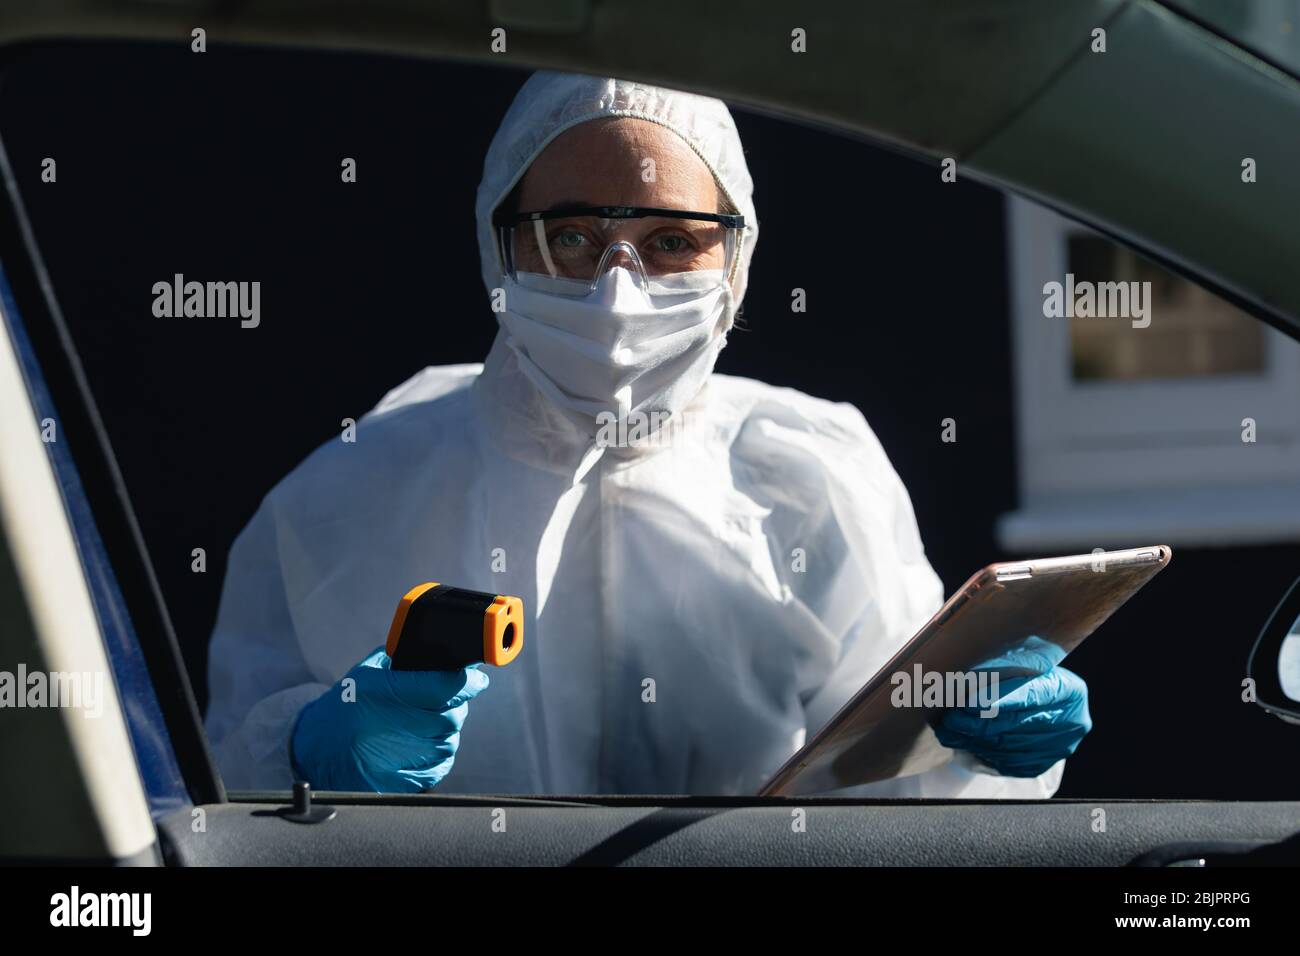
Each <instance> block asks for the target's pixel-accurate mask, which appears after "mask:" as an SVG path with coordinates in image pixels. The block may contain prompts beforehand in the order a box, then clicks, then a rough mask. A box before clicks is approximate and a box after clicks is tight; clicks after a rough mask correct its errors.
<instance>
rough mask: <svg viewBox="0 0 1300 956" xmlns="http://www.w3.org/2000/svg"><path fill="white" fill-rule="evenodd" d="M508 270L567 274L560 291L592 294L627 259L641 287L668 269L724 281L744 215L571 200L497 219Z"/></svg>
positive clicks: (514, 273)
mask: <svg viewBox="0 0 1300 956" xmlns="http://www.w3.org/2000/svg"><path fill="white" fill-rule="evenodd" d="M496 225H497V233H498V241H499V242H500V245H501V259H502V262H503V263H504V265H505V272H506V274H507V275H508V276H510V278H511V279H514V280H515V281H519V277H520V275H521V274H523V275H543V276H549V277H550V278H552V279H564V280H568V281H566V282H563V283H558V284H556V286H555V287H556V288H557V289H559V290H562V291H563V294H570V295H575V296H584V295H588V294H590V293H591V292H592V291H593V290H594V289H595V288H596V284H597V282H598V281H599V280H600V277H601V276H602V275H604V274H605V273H606V272H607V271H608V270H609V269H612V268H614V267H615V266H622V267H623V268H625V269H627V270H628V271H629V272H631V273H632V274H633V275H637V276H639V277H640V280H641V283H642V286H643V288H648V287H649V286H651V285H652V284H654V282H655V280H657V279H662V278H663V277H665V276H675V275H679V274H682V273H698V274H699V275H698V277H699V278H700V279H701V280H706V281H708V282H711V283H713V284H717V285H721V284H724V283H726V282H729V281H731V278H732V275H733V272H734V270H735V268H736V264H737V262H738V260H739V253H740V242H741V234H742V232H743V230H744V228H745V217H744V216H737V215H727V214H723V213H704V212H690V211H687V210H680V209H655V208H650V207H644V206H568V207H564V208H560V209H550V210H547V211H546V212H525V213H516V214H513V215H506V216H499V217H498V218H497V219H496Z"/></svg>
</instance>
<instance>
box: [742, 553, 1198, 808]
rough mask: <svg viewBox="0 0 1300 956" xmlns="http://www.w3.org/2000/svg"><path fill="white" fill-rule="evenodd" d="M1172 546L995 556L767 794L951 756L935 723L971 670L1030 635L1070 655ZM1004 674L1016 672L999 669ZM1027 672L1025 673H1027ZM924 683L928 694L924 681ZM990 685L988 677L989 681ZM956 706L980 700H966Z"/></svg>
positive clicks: (894, 772)
mask: <svg viewBox="0 0 1300 956" xmlns="http://www.w3.org/2000/svg"><path fill="white" fill-rule="evenodd" d="M1172 554H1173V552H1172V551H1171V550H1170V549H1169V548H1168V547H1166V546H1165V545H1153V546H1152V547H1148V548H1132V549H1130V550H1127V551H1097V552H1094V553H1092V554H1081V555H1075V556H1073V557H1067V558H1042V559H1038V560H1034V561H1010V562H1004V563H1001V564H990V565H989V566H988V567H986V568H985V569H984V570H982V571H980V572H979V573H978V574H976V575H974V576H973V577H972V578H971V579H970V580H969V581H967V582H966V584H965V585H963V586H962V588H961V590H959V591H958V592H957V593H956V594H954V595H953V596H952V597H951V598H949V599H948V601H947V603H945V604H944V606H943V607H941V608H940V609H939V611H938V613H936V614H935V615H934V617H932V618H931V619H930V621H929V623H928V624H926V625H925V627H923V628H921V630H920V631H919V632H918V633H917V635H916V636H915V637H913V638H912V639H911V640H910V641H908V642H907V643H906V644H905V645H904V646H903V648H902V649H901V650H900V651H899V652H898V653H897V654H895V655H894V656H893V657H892V658H891V659H890V660H889V661H888V662H887V663H886V664H885V666H884V667H882V668H881V669H880V670H879V671H877V672H876V674H875V675H874V676H873V677H872V678H871V679H870V680H869V681H867V683H866V684H865V685H864V686H863V688H862V689H861V690H860V691H858V692H857V693H856V694H854V695H853V697H852V699H850V700H849V702H848V703H847V704H845V705H844V706H843V707H842V708H840V710H839V711H838V712H837V713H836V714H835V716H834V717H832V718H831V719H830V720H829V721H827V723H826V725H825V726H824V727H822V729H821V730H819V731H817V733H816V734H815V735H814V736H813V738H812V739H811V740H809V741H808V742H807V744H806V745H805V746H804V747H803V748H802V749H801V750H799V752H798V753H796V754H795V755H794V756H793V757H791V758H790V759H789V760H788V761H786V762H785V764H784V765H782V767H781V769H780V770H778V771H777V772H776V773H775V774H774V775H773V776H772V778H771V779H770V780H768V782H767V783H765V784H764V785H763V787H762V788H761V789H760V790H759V796H793V795H796V794H806V793H821V792H824V791H827V790H838V789H840V788H843V787H853V786H858V785H860V784H864V783H873V782H875V781H877V780H886V779H889V778H891V777H904V776H908V775H911V774H914V773H921V772H922V771H925V770H930V769H932V768H934V767H937V766H940V765H941V764H943V763H945V762H947V761H948V760H949V759H951V757H952V751H950V750H948V749H947V748H946V747H944V746H942V745H941V744H940V743H939V741H938V739H937V738H936V737H935V735H934V731H933V730H932V729H931V727H932V725H933V723H934V722H935V721H936V720H937V719H938V718H939V717H940V716H941V715H942V713H943V711H944V710H945V709H946V706H952V704H951V703H948V704H947V705H946V706H945V705H944V704H943V703H940V704H939V705H938V706H935V700H936V697H935V695H927V694H926V693H925V690H927V689H930V690H933V689H934V688H935V687H936V684H937V685H938V686H939V687H941V688H943V690H944V692H946V694H947V696H943V695H942V694H940V695H939V696H943V700H944V701H951V700H953V699H954V698H953V696H952V695H953V694H954V693H955V694H958V695H960V694H961V693H963V690H966V691H969V692H971V696H977V695H976V694H975V693H974V688H973V687H972V684H973V683H974V678H973V677H972V676H971V670H972V668H975V667H977V666H978V665H980V664H981V663H984V662H986V661H989V660H992V659H994V658H996V657H1000V656H1002V655H1003V654H1005V653H1006V652H1007V651H1009V650H1011V649H1012V648H1014V647H1015V646H1016V645H1018V644H1020V643H1021V642H1023V641H1025V640H1026V639H1028V638H1031V637H1036V638H1038V639H1041V640H1043V641H1049V642H1051V643H1053V644H1055V645H1057V646H1058V647H1059V648H1060V649H1061V650H1062V651H1064V652H1065V653H1066V654H1068V653H1069V652H1070V651H1072V650H1074V649H1075V648H1076V647H1078V646H1079V645H1080V644H1081V643H1083V641H1084V639H1085V638H1086V637H1087V636H1088V635H1089V634H1091V633H1092V632H1093V631H1095V630H1096V629H1097V628H1098V627H1099V626H1100V625H1101V624H1102V622H1103V621H1105V620H1106V618H1108V617H1110V616H1111V614H1113V613H1114V612H1115V610H1116V609H1117V608H1119V607H1120V605H1122V604H1123V603H1124V602H1125V601H1127V600H1128V599H1129V598H1131V597H1132V596H1133V595H1134V594H1136V593H1137V592H1138V590H1139V589H1140V588H1141V587H1142V585H1144V584H1146V583H1147V582H1148V581H1150V580H1151V578H1153V577H1154V576H1155V575H1156V574H1157V573H1159V571H1160V570H1161V569H1162V568H1164V566H1165V565H1167V564H1168V563H1169V559H1170V557H1171V556H1172ZM997 673H998V674H999V677H1000V678H1002V679H1006V678H1010V677H1014V676H1017V673H1016V672H1015V671H1012V670H999V671H998V672H997ZM1020 673H1022V674H1023V671H1022V672H1020ZM918 681H919V682H920V683H922V684H924V685H925V687H922V688H921V693H918V689H917V687H916V686H915V685H916V683H917V682H918ZM985 682H986V683H991V682H990V681H987V680H986V681H985ZM957 706H976V701H974V700H967V701H966V703H965V704H958V705H957Z"/></svg>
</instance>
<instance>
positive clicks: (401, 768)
mask: <svg viewBox="0 0 1300 956" xmlns="http://www.w3.org/2000/svg"><path fill="white" fill-rule="evenodd" d="M391 666H392V661H391V660H390V659H389V657H388V655H387V654H385V653H384V649H383V648H382V647H379V648H376V649H375V650H374V651H373V652H371V654H370V655H369V656H368V657H366V659H365V660H363V661H362V662H361V663H360V664H358V665H357V666H356V667H354V668H352V670H350V671H348V672H347V674H346V675H344V677H343V679H342V680H340V681H339V683H337V684H335V685H334V686H333V687H331V688H330V689H329V690H327V691H326V692H325V693H323V694H321V695H320V696H319V697H317V698H316V699H315V700H314V701H312V702H311V703H310V704H308V705H307V706H306V707H304V708H303V709H302V711H301V712H300V713H299V714H298V721H297V724H296V725H295V727H294V730H293V734H292V746H291V747H290V751H289V752H290V758H291V761H292V764H293V771H294V773H295V774H296V775H297V776H298V778H299V779H300V780H306V781H308V782H309V783H310V784H311V785H312V787H313V788H315V789H317V790H353V791H365V792H374V793H418V792H420V791H421V790H427V789H429V788H430V787H433V786H435V785H436V784H437V783H438V782H439V781H440V780H442V778H443V777H445V776H447V773H448V772H449V771H450V770H451V765H452V762H453V761H454V760H455V759H456V748H457V746H458V745H459V744H460V728H461V724H463V723H464V721H465V715H466V714H468V713H469V703H468V702H469V701H470V700H472V699H473V698H474V697H476V696H478V694H479V692H480V691H482V690H483V689H484V688H485V687H487V685H488V676H487V674H485V673H483V671H481V670H479V669H478V665H477V664H474V665H471V666H469V667H466V668H463V669H461V670H458V671H395V670H392V669H391ZM348 678H351V679H352V680H354V681H356V686H355V688H353V690H354V691H355V693H354V694H352V693H349V694H348V696H349V697H354V699H351V700H347V699H345V694H344V691H345V688H344V686H343V681H344V680H347V679H348Z"/></svg>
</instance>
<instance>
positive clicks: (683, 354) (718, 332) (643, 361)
mask: <svg viewBox="0 0 1300 956" xmlns="http://www.w3.org/2000/svg"><path fill="white" fill-rule="evenodd" d="M583 284H584V285H585V283H583ZM562 288H563V289H570V290H571V289H572V288H574V282H573V280H568V279H553V278H551V277H550V276H543V275H535V274H531V273H520V275H519V281H514V280H512V279H510V278H507V279H506V280H505V290H506V311H505V312H502V313H499V315H498V318H499V319H500V322H501V325H502V327H503V328H504V329H505V331H506V344H507V345H508V346H509V347H510V348H511V349H512V350H513V351H514V353H515V356H516V357H517V360H518V363H519V368H520V370H521V371H523V373H524V374H525V375H527V376H528V378H529V379H530V380H531V381H532V383H533V384H534V385H535V386H536V387H537V388H538V389H539V390H540V391H541V392H542V394H543V395H545V396H546V398H547V399H548V400H549V401H551V402H552V403H553V404H554V405H556V407H558V408H560V409H562V410H563V411H565V412H566V413H567V414H568V415H569V417H570V418H572V419H573V420H574V421H576V422H577V423H578V424H579V425H580V426H582V427H584V428H589V429H596V428H597V427H598V426H599V423H600V421H602V420H604V417H605V416H606V415H608V414H610V413H612V414H613V415H614V416H616V417H617V419H619V420H624V419H626V418H627V417H628V416H629V415H630V414H634V413H639V414H641V415H645V416H647V419H642V420H643V421H644V420H648V421H650V422H652V423H653V422H657V421H658V422H663V421H666V420H667V419H668V418H669V417H670V416H676V415H677V414H679V413H680V412H681V411H682V409H684V408H685V407H686V406H687V405H688V404H690V402H691V401H692V400H693V399H694V398H695V396H696V395H698V394H699V392H700V389H701V388H703V387H704V382H705V380H706V379H707V378H708V376H709V373H710V372H711V371H712V370H713V364H714V362H715V361H716V360H717V357H718V352H719V351H720V350H721V349H722V347H723V345H725V344H726V335H727V332H728V331H729V330H730V328H731V322H732V312H733V308H732V302H733V299H732V295H731V287H730V285H729V284H727V283H726V282H723V281H720V276H719V273H718V272H716V271H713V272H693V273H691V272H687V273H681V274H678V275H672V276H663V277H660V278H657V279H653V280H651V281H650V283H649V285H648V292H643V291H642V289H641V287H640V285H638V283H637V280H636V278H635V277H634V276H633V275H632V274H631V273H630V272H628V271H627V270H626V269H624V268H621V267H615V268H613V269H610V270H609V271H608V272H606V273H605V274H604V275H603V276H601V278H600V280H599V281H598V283H597V286H596V288H595V290H594V291H593V292H592V293H591V294H590V295H588V296H583V297H575V296H572V295H568V296H566V295H562V294H560V293H559V292H557V291H555V290H557V289H562ZM656 413H657V416H656ZM598 416H600V419H599V420H598ZM652 427H657V426H652Z"/></svg>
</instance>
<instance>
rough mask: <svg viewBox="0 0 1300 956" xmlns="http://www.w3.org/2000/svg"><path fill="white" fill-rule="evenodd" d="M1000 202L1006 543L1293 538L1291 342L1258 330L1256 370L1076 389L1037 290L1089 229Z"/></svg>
mask: <svg viewBox="0 0 1300 956" xmlns="http://www.w3.org/2000/svg"><path fill="white" fill-rule="evenodd" d="M1006 202H1007V216H1006V222H1007V244H1008V267H1009V272H1010V275H1009V278H1010V282H1011V286H1010V288H1011V300H1010V304H1011V309H1012V326H1013V342H1014V348H1015V362H1014V370H1015V373H1014V374H1015V386H1016V388H1015V395H1016V410H1017V422H1016V437H1017V443H1018V448H1019V480H1020V498H1021V507H1020V508H1019V510H1017V511H1016V512H1013V513H1012V514H1009V515H1004V516H1003V517H1002V519H1001V520H1000V521H999V527H998V533H999V537H1000V540H1001V542H1002V544H1003V546H1004V547H1006V548H1007V549H1008V550H1011V551H1028V550H1034V549H1037V548H1043V547H1058V546H1065V545H1078V544H1082V543H1086V540H1087V539H1091V540H1093V541H1094V542H1095V544H1096V546H1100V547H1110V546H1115V547H1119V546H1127V545H1131V544H1137V545H1146V544H1156V543H1167V544H1174V543H1182V544H1192V545H1230V544H1247V543H1266V542H1281V541H1296V540H1300V342H1296V341H1294V340H1292V339H1290V338H1288V337H1287V336H1286V335H1284V334H1283V333H1281V332H1279V331H1277V330H1276V329H1273V328H1271V327H1266V328H1265V329H1264V355H1265V361H1264V371H1263V372H1262V373H1260V374H1243V375H1216V376H1206V377H1203V378H1189V379H1162V380H1146V381H1132V382H1128V381H1083V382H1078V381H1075V380H1074V378H1073V376H1072V373H1071V355H1070V320H1069V319H1067V318H1048V317H1045V316H1044V314H1043V304H1044V298H1045V296H1044V292H1043V286H1044V284H1045V283H1047V282H1052V281H1055V282H1064V281H1065V275H1066V272H1067V271H1068V265H1067V255H1068V241H1069V238H1070V236H1072V235H1095V233H1093V232H1091V231H1090V230H1088V229H1087V228H1086V227H1083V226H1080V225H1078V224H1077V223H1074V222H1071V221H1070V220H1068V219H1065V218H1064V217H1062V216H1059V215H1057V214H1056V213H1054V212H1053V211H1051V210H1050V209H1047V208H1045V207H1043V206H1040V205H1038V204H1037V203H1034V202H1031V201H1028V200H1025V199H1021V198H1019V197H1016V196H1008V197H1007V199H1006ZM1089 321H1096V322H1122V323H1125V325H1126V327H1127V328H1128V330H1129V332H1130V334H1133V335H1141V334H1142V333H1143V331H1145V330H1144V329H1140V328H1133V327H1132V326H1131V323H1130V320H1128V319H1124V318H1097V319H1091V320H1089ZM1159 321H1160V316H1159V314H1158V312H1157V313H1156V314H1153V315H1152V316H1151V323H1152V325H1153V326H1154V325H1156V324H1157V323H1159ZM1246 418H1250V419H1253V420H1254V422H1255V429H1256V441H1255V442H1254V443H1247V442H1243V441H1242V431H1243V425H1242V421H1243V419H1246ZM1152 535H1156V536H1157V537H1158V536H1161V535H1163V538H1161V539H1160V540H1156V538H1151V536H1152ZM1100 536H1105V537H1108V538H1110V539H1111V540H1109V541H1096V538H1097V537H1100ZM1116 537H1118V538H1119V540H1114V539H1115V538H1116ZM1148 538H1151V540H1147V539H1148ZM1089 550H1090V549H1089Z"/></svg>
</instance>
